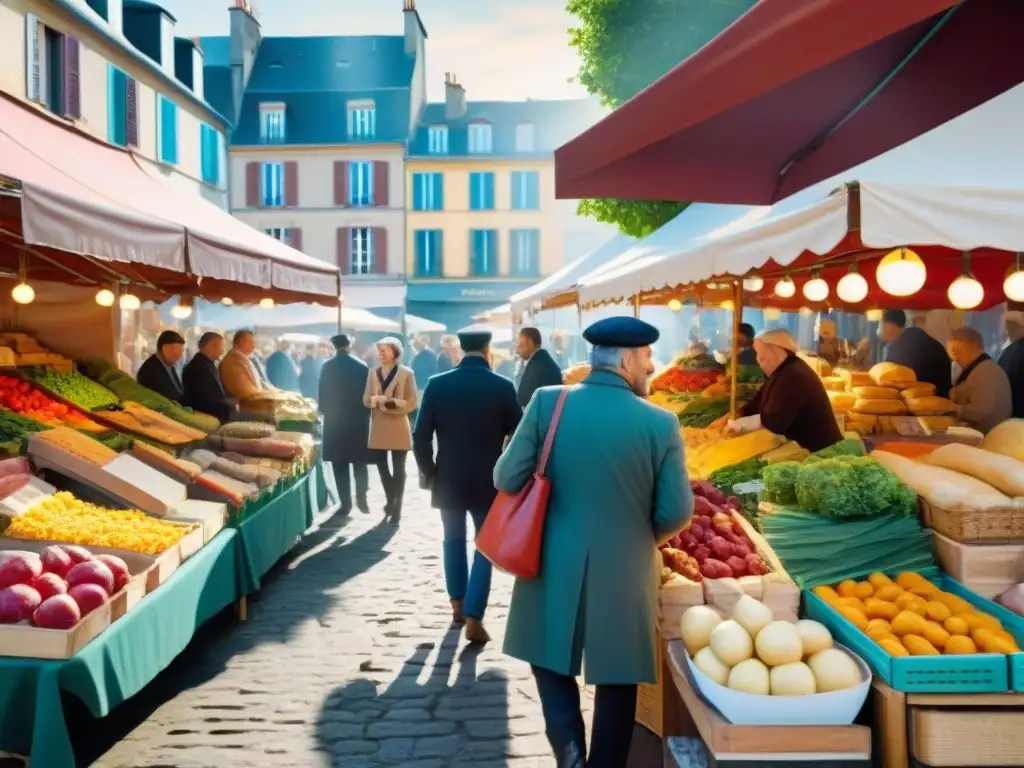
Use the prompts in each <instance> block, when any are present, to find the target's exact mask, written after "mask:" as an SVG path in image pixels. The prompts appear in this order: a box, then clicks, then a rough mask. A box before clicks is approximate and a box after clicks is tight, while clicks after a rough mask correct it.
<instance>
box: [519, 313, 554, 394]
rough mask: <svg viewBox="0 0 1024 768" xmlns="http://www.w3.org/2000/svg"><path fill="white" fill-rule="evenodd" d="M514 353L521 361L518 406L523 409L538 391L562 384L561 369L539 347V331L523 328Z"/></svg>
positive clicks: (544, 350) (545, 351)
mask: <svg viewBox="0 0 1024 768" xmlns="http://www.w3.org/2000/svg"><path fill="white" fill-rule="evenodd" d="M516 351H518V352H519V358H520V359H521V360H522V361H523V364H522V367H521V368H520V372H519V405H521V406H522V407H523V408H525V407H526V406H528V405H529V404H530V398H531V397H533V393H534V392H536V391H537V390H538V389H540V388H541V387H557V386H558V385H559V384H561V383H562V369H561V368H560V367H559V366H558V363H556V362H555V360H554V358H553V357H551V355H550V354H548V351H547V350H546V349H544V348H543V347H542V346H541V335H540V331H538V330H537V329H536V328H523V330H521V331H520V332H519V341H518V343H517V344H516Z"/></svg>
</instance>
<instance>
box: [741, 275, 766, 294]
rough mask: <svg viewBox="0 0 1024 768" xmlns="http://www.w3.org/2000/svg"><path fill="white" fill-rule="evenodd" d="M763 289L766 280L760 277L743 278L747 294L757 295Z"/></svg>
mask: <svg viewBox="0 0 1024 768" xmlns="http://www.w3.org/2000/svg"><path fill="white" fill-rule="evenodd" d="M762 288H764V278H762V277H761V276H760V275H751V276H750V277H745V278H743V290H744V291H746V292H747V293H757V292H758V291H760V290H761V289H762Z"/></svg>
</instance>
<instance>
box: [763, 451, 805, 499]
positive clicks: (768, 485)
mask: <svg viewBox="0 0 1024 768" xmlns="http://www.w3.org/2000/svg"><path fill="white" fill-rule="evenodd" d="M799 474H800V464H798V463H797V462H795V461H780V462H778V463H777V464H769V465H768V466H767V467H765V468H764V470H763V471H762V472H761V479H762V480H763V481H764V500H765V501H767V502H769V503H770V504H784V505H786V506H796V480H797V476H798V475H799Z"/></svg>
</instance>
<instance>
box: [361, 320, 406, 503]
mask: <svg viewBox="0 0 1024 768" xmlns="http://www.w3.org/2000/svg"><path fill="white" fill-rule="evenodd" d="M403 351H404V350H403V348H402V342H400V341H399V340H398V339H396V338H394V337H393V336H387V337H385V338H383V339H381V340H380V341H378V342H377V353H378V355H379V358H380V365H377V366H374V368H373V369H372V370H371V371H370V375H369V376H368V377H367V378H366V389H365V390H364V391H363V405H365V406H366V407H367V408H369V409H370V441H369V447H370V449H371V450H372V451H374V453H375V455H376V457H377V470H378V471H379V472H380V482H381V485H383V486H384V494H385V496H386V497H387V503H386V504H385V505H384V516H385V519H386V521H387V522H389V523H397V522H398V521H399V520H400V519H401V517H402V496H403V494H404V493H405V459H406V456H407V455H408V453H409V450H410V449H411V448H412V430H411V428H410V427H409V414H410V413H412V412H413V411H415V410H416V408H417V398H416V376H415V374H414V373H413V372H412V369H411V368H408V367H406V366H404V365H402V364H401V362H400V361H401V359H402V353H403ZM389 454H390V458H391V463H390V466H389V465H388V455H389Z"/></svg>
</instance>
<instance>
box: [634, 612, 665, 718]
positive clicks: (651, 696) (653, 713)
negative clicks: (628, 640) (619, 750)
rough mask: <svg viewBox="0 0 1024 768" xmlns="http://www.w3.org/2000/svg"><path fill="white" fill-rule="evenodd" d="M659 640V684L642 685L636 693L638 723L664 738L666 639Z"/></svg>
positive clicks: (659, 637)
mask: <svg viewBox="0 0 1024 768" xmlns="http://www.w3.org/2000/svg"><path fill="white" fill-rule="evenodd" d="M657 640H658V682H656V683H641V684H640V685H639V686H637V691H636V722H637V723H639V724H640V725H642V726H643V727H644V728H646V729H647V730H649V731H650V732H651V733H653V734H654V735H655V736H657V737H659V738H663V737H664V735H665V730H664V715H665V639H664V638H663V637H662V636H661V632H660V631H659V632H658V633H657Z"/></svg>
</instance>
